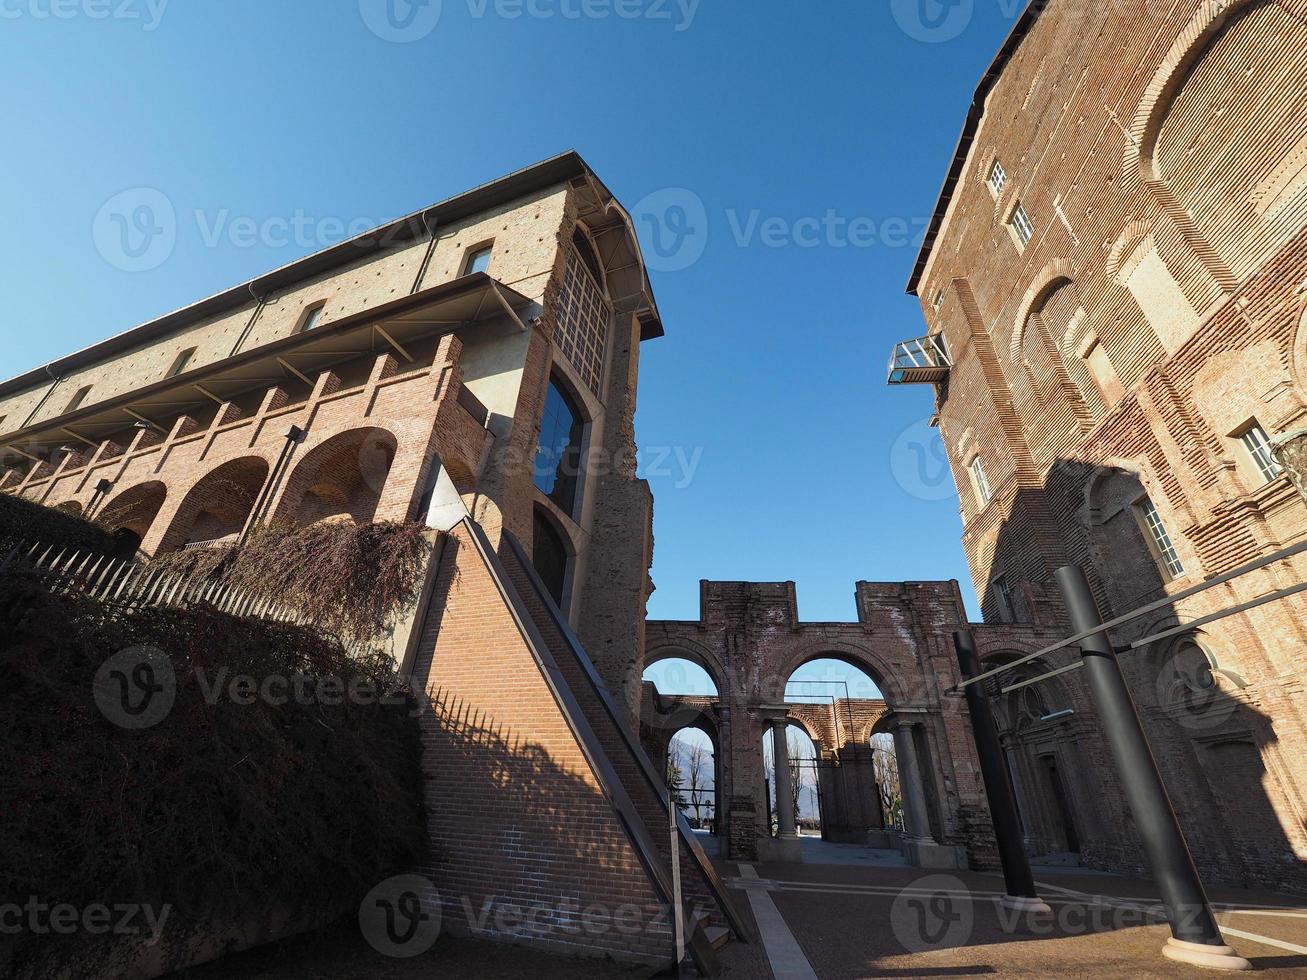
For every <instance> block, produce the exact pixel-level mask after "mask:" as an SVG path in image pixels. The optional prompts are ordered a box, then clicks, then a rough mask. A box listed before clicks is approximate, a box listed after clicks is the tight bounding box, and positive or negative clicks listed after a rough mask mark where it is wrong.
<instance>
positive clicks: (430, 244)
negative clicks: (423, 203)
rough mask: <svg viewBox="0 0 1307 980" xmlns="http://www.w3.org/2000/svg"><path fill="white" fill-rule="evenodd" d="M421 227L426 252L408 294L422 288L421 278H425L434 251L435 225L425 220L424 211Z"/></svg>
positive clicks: (424, 212) (425, 214) (425, 213)
mask: <svg viewBox="0 0 1307 980" xmlns="http://www.w3.org/2000/svg"><path fill="white" fill-rule="evenodd" d="M422 227H423V228H425V229H426V230H427V238H428V241H427V252H426V255H424V256H422V264H421V265H419V266H418V274H417V278H416V279H414V280H413V288H412V289H410V290H409V293H410V294H412V293H416V292H417V291H418V290H419V289H421V288H422V280H423V279H424V278H426V274H427V269H428V268H429V267H430V265H431V256H432V255H434V254H435V251H436V226H435V225H433V224H431V223H430V222H429V221H427V212H426V211H423V212H422Z"/></svg>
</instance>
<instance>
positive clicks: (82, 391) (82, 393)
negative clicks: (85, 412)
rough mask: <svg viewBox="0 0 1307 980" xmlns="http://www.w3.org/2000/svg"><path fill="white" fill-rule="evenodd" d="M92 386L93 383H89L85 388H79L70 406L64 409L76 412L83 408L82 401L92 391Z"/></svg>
mask: <svg viewBox="0 0 1307 980" xmlns="http://www.w3.org/2000/svg"><path fill="white" fill-rule="evenodd" d="M92 387H93V386H92V385H87V386H86V387H85V388H78V389H77V394H75V395H73V397H72V400H71V401H70V402H69V403H68V407H67V408H65V409H64V411H65V412H75V411H77V410H78V409H79V408H81V407H82V402H84V401H86V396H87V395H89V394H90V393H91V388H92Z"/></svg>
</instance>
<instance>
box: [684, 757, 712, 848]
mask: <svg viewBox="0 0 1307 980" xmlns="http://www.w3.org/2000/svg"><path fill="white" fill-rule="evenodd" d="M708 765H709V763H708V752H707V751H706V750H705V749H704V747H703V746H702V745H700V744H699V743H698V742H690V743H688V744H686V746H685V780H686V788H687V789H688V790H689V791H690V806H692V807H693V808H694V823H695V826H697V827H702V826H703V804H704V799H703V797H704V790H706V789H707V788H708V786H707V784H706V783H705V782H704V779H705V777H706V776H707V773H708Z"/></svg>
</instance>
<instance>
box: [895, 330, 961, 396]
mask: <svg viewBox="0 0 1307 980" xmlns="http://www.w3.org/2000/svg"><path fill="white" fill-rule="evenodd" d="M952 366H953V361H952V359H951V358H950V357H949V353H948V348H947V347H946V346H945V345H944V340H943V338H942V337H941V336H940V335H939V334H931V335H930V336H928V337H917V338H915V339H913V340H905V341H903V342H901V343H898V344H895V345H894V352H893V354H891V355H890V361H889V383H890V384H892V385H893V384H923V383H930V382H935V381H942V380H943V379H944V378H945V377H947V375H948V372H949V368H950V367H952Z"/></svg>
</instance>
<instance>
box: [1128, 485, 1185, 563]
mask: <svg viewBox="0 0 1307 980" xmlns="http://www.w3.org/2000/svg"><path fill="white" fill-rule="evenodd" d="M1135 513H1136V514H1137V515H1138V517H1139V523H1140V524H1141V525H1143V528H1144V531H1145V532H1146V533H1147V535H1148V543H1149V545H1150V546H1151V547H1152V551H1153V555H1154V557H1156V559H1157V563H1158V564H1159V565H1161V566H1162V570H1163V571H1164V572H1166V574H1167V577H1168V578H1176V577H1178V576H1180V575H1183V574H1184V565H1183V564H1182V563H1181V561H1180V553H1179V552H1178V551H1176V550H1175V543H1174V542H1172V540H1171V535H1170V534H1169V533H1168V532H1167V530H1166V525H1165V524H1163V523H1162V515H1161V514H1159V513H1158V512H1157V507H1156V505H1154V503H1153V502H1152V500H1150V499H1149V498H1148V497H1145V498H1144V499H1143V500H1141V501H1139V502H1138V503H1137V504H1135Z"/></svg>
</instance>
